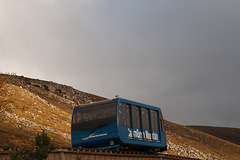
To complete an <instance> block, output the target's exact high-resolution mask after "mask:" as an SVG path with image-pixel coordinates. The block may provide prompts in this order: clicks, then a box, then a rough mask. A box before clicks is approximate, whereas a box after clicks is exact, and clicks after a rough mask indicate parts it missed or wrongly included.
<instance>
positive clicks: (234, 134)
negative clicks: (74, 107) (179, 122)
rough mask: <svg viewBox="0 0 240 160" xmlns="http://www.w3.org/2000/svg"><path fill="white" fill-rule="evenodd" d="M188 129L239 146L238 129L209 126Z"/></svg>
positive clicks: (239, 135)
mask: <svg viewBox="0 0 240 160" xmlns="http://www.w3.org/2000/svg"><path fill="white" fill-rule="evenodd" d="M189 127H191V128H194V129H197V130H200V131H203V132H206V133H208V134H211V135H213V136H215V137H218V138H221V139H224V140H226V141H229V142H232V143H235V144H238V145H240V128H227V127H211V126H189Z"/></svg>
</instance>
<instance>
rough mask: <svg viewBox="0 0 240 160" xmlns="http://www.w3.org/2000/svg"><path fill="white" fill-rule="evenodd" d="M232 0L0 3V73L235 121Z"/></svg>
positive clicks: (235, 6)
mask: <svg viewBox="0 0 240 160" xmlns="http://www.w3.org/2000/svg"><path fill="white" fill-rule="evenodd" d="M239 6H240V4H239V2H238V1H228V2H227V1H224V0H213V1H205V0H204V1H191V0H183V1H169V0H166V1H139V0H136V1H122V0H121V1H111V0H105V1H97V0H96V1H95V0H87V1H74V0H69V1H63V0H58V1H57V0H53V1H42V0H41V1H40V0H36V1H31V2H30V1H28V0H25V1H22V2H15V1H14V2H13V1H10V0H3V1H1V2H0V19H1V21H0V55H1V59H0V70H1V71H10V72H11V71H13V72H17V73H18V74H20V75H21V74H22V75H24V76H29V77H34V78H39V79H46V80H51V81H55V82H59V83H63V84H67V85H71V86H73V87H75V88H77V89H79V90H83V91H86V92H90V93H93V94H98V95H100V96H105V97H107V98H113V97H114V95H116V94H119V95H120V96H122V97H125V98H129V99H133V100H136V101H140V102H143V103H148V104H151V105H156V106H161V108H162V109H163V111H164V115H165V118H167V119H168V120H170V121H174V122H177V123H181V124H200V125H220V126H233V127H240V126H239V123H238V122H239V120H240V119H239V117H238V116H237V114H238V113H240V110H239V105H240V101H239V98H238V97H239V95H240V84H239V82H240V72H239V68H240V45H239V44H240V31H239V30H240V29H239V28H240V21H239V11H240V8H239Z"/></svg>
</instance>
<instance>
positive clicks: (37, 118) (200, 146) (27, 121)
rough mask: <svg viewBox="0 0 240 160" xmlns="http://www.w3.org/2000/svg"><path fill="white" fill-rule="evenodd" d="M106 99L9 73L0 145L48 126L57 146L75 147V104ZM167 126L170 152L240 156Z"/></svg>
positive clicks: (2, 96)
mask: <svg viewBox="0 0 240 160" xmlns="http://www.w3.org/2000/svg"><path fill="white" fill-rule="evenodd" d="M0 76H2V77H3V75H0ZM0 78H1V77H0ZM0 80H1V79H0ZM1 84H2V85H1ZM104 99H105V98H103V97H100V96H96V95H93V94H89V93H86V92H82V91H78V90H76V89H74V88H72V87H69V86H66V85H61V84H57V83H54V82H48V81H42V80H37V79H30V78H25V77H22V76H8V77H7V80H6V79H5V82H4V83H0V105H1V109H0V145H1V146H11V145H14V144H16V142H17V140H26V141H29V143H31V142H33V140H34V137H35V135H36V133H37V132H39V131H41V130H42V129H45V130H46V132H47V133H48V135H49V136H50V137H51V139H52V141H53V143H54V145H55V146H71V142H70V121H71V113H72V109H73V106H75V105H79V104H84V103H90V102H96V101H101V100H104ZM165 128H166V133H167V139H168V149H169V150H168V151H167V152H165V153H166V154H167V153H171V154H177V155H183V156H189V157H194V158H201V159H238V158H239V157H240V146H239V145H236V144H233V143H230V142H227V141H225V140H222V139H220V138H217V137H214V136H211V135H209V134H207V133H204V132H201V131H199V130H196V129H193V128H190V127H185V126H181V125H178V124H175V123H171V122H168V121H165Z"/></svg>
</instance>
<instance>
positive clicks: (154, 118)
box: [151, 110, 159, 132]
mask: <svg viewBox="0 0 240 160" xmlns="http://www.w3.org/2000/svg"><path fill="white" fill-rule="evenodd" d="M151 122H152V130H153V131H156V132H159V127H158V126H159V125H158V124H159V123H158V115H157V111H154V110H151Z"/></svg>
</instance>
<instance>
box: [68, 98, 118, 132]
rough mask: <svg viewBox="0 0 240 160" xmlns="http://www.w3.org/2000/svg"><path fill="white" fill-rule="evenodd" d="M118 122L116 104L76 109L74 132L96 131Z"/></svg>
mask: <svg viewBox="0 0 240 160" xmlns="http://www.w3.org/2000/svg"><path fill="white" fill-rule="evenodd" d="M115 122H116V103H114V102H113V103H105V104H96V105H92V106H84V107H79V108H75V109H74V114H73V124H72V130H76V131H87V130H95V129H98V128H102V127H105V126H108V125H110V124H113V123H115Z"/></svg>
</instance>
